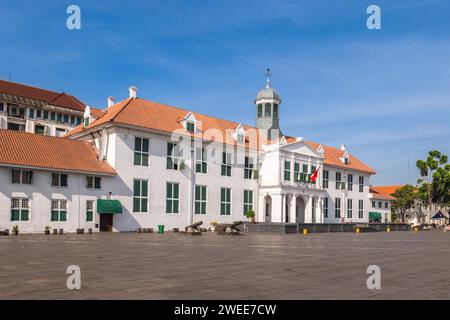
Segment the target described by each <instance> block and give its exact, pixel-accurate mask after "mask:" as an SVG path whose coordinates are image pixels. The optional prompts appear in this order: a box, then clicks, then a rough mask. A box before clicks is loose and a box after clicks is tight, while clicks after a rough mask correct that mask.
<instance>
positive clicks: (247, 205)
mask: <svg viewBox="0 0 450 320" xmlns="http://www.w3.org/2000/svg"><path fill="white" fill-rule="evenodd" d="M249 200H250V201H249ZM243 202H244V215H245V214H246V213H247V212H248V211H253V190H248V189H244V201H243Z"/></svg>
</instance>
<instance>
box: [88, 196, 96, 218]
mask: <svg viewBox="0 0 450 320" xmlns="http://www.w3.org/2000/svg"><path fill="white" fill-rule="evenodd" d="M88 204H92V208H90V209H89V205H88ZM94 208H95V200H86V222H94Z"/></svg>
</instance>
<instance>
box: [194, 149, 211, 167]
mask: <svg viewBox="0 0 450 320" xmlns="http://www.w3.org/2000/svg"><path fill="white" fill-rule="evenodd" d="M195 172H197V173H208V163H207V162H206V153H205V149H202V148H197V149H196V152H195Z"/></svg>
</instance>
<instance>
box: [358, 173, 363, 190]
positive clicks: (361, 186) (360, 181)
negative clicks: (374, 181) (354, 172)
mask: <svg viewBox="0 0 450 320" xmlns="http://www.w3.org/2000/svg"><path fill="white" fill-rule="evenodd" d="M359 192H364V177H363V176H360V177H359Z"/></svg>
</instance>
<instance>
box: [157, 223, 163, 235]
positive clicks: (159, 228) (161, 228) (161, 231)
mask: <svg viewBox="0 0 450 320" xmlns="http://www.w3.org/2000/svg"><path fill="white" fill-rule="evenodd" d="M158 233H164V225H163V224H159V225H158Z"/></svg>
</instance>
